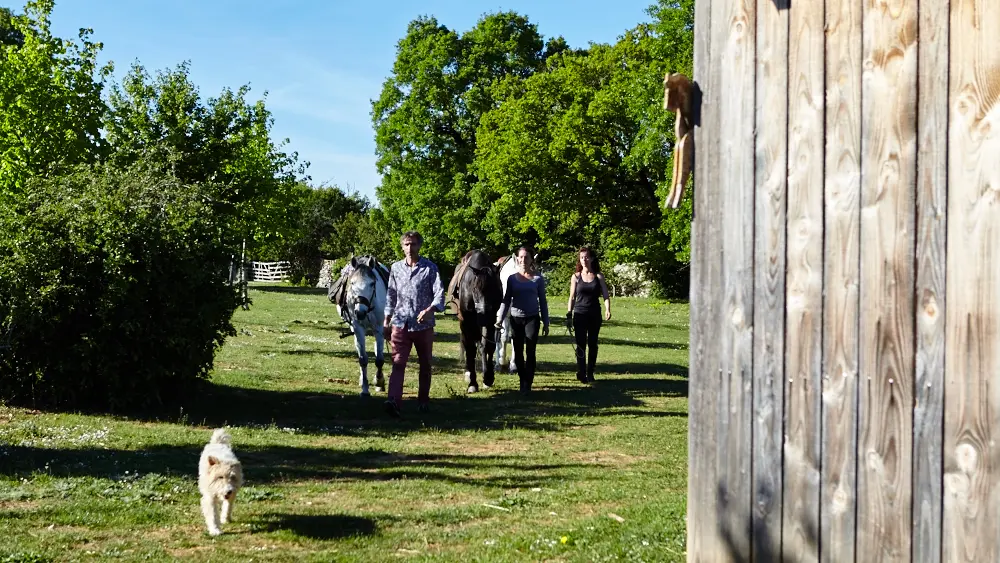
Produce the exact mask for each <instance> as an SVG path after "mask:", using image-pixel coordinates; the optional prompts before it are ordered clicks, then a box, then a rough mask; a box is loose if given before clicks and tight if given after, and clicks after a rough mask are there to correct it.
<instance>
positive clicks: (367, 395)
mask: <svg viewBox="0 0 1000 563" xmlns="http://www.w3.org/2000/svg"><path fill="white" fill-rule="evenodd" d="M361 396H362V397H371V393H369V392H368V391H362V392H361Z"/></svg>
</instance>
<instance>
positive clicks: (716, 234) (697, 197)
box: [687, 0, 727, 562]
mask: <svg viewBox="0 0 1000 563" xmlns="http://www.w3.org/2000/svg"><path fill="white" fill-rule="evenodd" d="M721 1H727V0H715V2H721ZM713 3H714V1H713V0H700V1H699V2H696V3H695V20H694V25H695V45H694V80H695V83H696V84H697V85H698V86H699V87H700V89H701V92H702V99H701V108H700V122H698V123H696V124H695V130H694V138H695V158H694V221H693V223H692V225H691V262H692V267H691V292H690V311H691V313H690V315H691V317H690V319H691V321H690V322H691V343H690V351H689V355H690V360H689V362H690V364H689V365H690V367H689V372H688V378H689V386H688V389H689V391H688V413H689V415H688V452H689V453H688V498H687V560H688V561H689V562H696V561H716V560H718V559H719V557H718V554H719V553H720V549H721V548H720V546H721V541H720V540H719V537H718V531H717V526H716V521H717V509H716V498H715V488H716V481H717V478H716V460H715V449H716V448H715V439H716V433H717V431H718V428H717V418H718V413H717V410H716V409H718V408H719V405H718V404H717V403H716V400H715V399H716V393H715V389H716V382H717V381H718V375H717V374H718V370H719V348H718V346H717V339H716V338H715V335H716V334H717V328H716V327H717V326H718V323H719V317H720V315H719V307H718V299H717V293H716V292H718V291H720V289H721V287H722V278H721V275H722V274H721V268H722V257H721V256H720V255H719V253H718V252H717V251H716V249H717V248H718V246H719V245H720V244H721V216H720V215H718V214H717V213H716V212H715V211H716V209H718V207H719V200H720V193H719V178H718V175H717V172H718V169H719V153H718V150H716V146H715V137H716V136H717V135H718V112H717V111H716V109H715V107H716V104H717V103H718V102H717V96H718V93H719V91H718V87H717V85H718V80H719V65H712V64H709V61H711V60H712V5H713Z"/></svg>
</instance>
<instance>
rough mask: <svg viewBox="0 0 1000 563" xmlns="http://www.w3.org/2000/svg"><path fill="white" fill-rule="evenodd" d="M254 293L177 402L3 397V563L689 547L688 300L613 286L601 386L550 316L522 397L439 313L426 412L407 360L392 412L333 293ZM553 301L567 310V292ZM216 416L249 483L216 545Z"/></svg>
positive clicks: (503, 554)
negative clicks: (210, 471)
mask: <svg viewBox="0 0 1000 563" xmlns="http://www.w3.org/2000/svg"><path fill="white" fill-rule="evenodd" d="M250 295H251V298H252V299H253V301H254V304H253V307H252V308H251V309H250V310H249V311H242V310H241V311H237V313H236V315H235V319H234V322H235V325H236V327H237V330H238V332H239V334H238V336H236V337H232V338H230V339H229V340H227V342H226V344H225V346H224V347H223V349H222V350H221V351H220V353H219V354H218V356H217V358H216V366H215V371H214V373H213V376H212V379H211V381H210V382H208V383H206V384H205V386H204V387H205V388H204V392H203V393H202V394H201V395H200V396H198V397H196V398H194V399H192V400H190V401H189V402H188V403H187V404H186V405H185V406H184V407H183V408H182V409H181V408H176V409H172V410H171V411H170V412H158V413H144V414H141V415H129V416H127V417H125V416H115V417H113V416H97V415H88V414H58V413H44V412H37V411H31V410H27V409H20V408H9V407H7V408H5V407H0V530H3V532H4V533H3V534H0V561H48V560H52V561H111V560H116V561H136V560H156V561H159V560H171V559H175V558H176V559H179V560H180V559H182V560H185V561H250V560H253V561H372V562H375V561H378V562H384V561H397V560H399V561H432V560H433V561H463V562H468V561H682V560H684V545H685V542H684V534H685V526H684V513H685V492H686V486H687V475H686V471H687V367H686V366H687V358H688V350H687V335H688V320H687V319H688V314H687V305H684V304H668V303H665V302H661V301H656V300H650V299H617V300H615V301H614V304H613V309H614V311H613V312H614V318H613V319H612V321H611V322H610V323H605V326H604V328H603V329H602V332H601V349H600V359H599V366H598V372H597V378H598V381H597V382H596V383H595V384H593V385H590V386H584V385H581V384H580V383H578V382H577V381H576V378H575V376H574V375H575V364H574V360H573V350H572V347H571V344H570V337H569V336H568V335H567V333H566V329H565V328H564V327H563V326H561V325H560V324H559V323H558V322H554V323H553V326H552V331H551V334H550V336H549V337H548V338H543V339H542V343H541V344H540V346H539V349H538V358H539V364H538V375H537V376H536V379H535V390H534V391H533V392H532V394H531V396H530V397H528V398H523V397H521V396H520V395H519V394H518V393H517V386H518V383H517V376H516V375H514V374H506V373H503V374H500V375H498V378H497V384H496V386H494V387H493V388H492V389H489V390H485V391H482V392H480V393H477V394H475V395H467V394H466V393H465V385H464V383H463V382H462V377H461V369H460V367H459V362H458V337H457V322H456V321H455V319H454V317H451V316H445V317H442V316H441V315H439V316H438V327H437V330H438V335H437V340H436V342H435V348H434V356H435V358H434V380H433V385H432V390H431V395H432V403H431V405H432V410H431V412H429V413H418V412H417V409H416V408H415V407H416V402H415V393H416V375H415V374H416V372H415V367H416V365H415V357H414V358H413V360H414V364H413V369H412V370H408V372H407V380H406V396H405V398H404V406H403V411H404V412H403V414H404V418H403V419H401V420H395V419H390V418H388V417H387V416H386V415H385V414H384V413H383V411H382V402H383V400H384V394H376V395H373V397H371V398H367V399H366V398H362V397H360V396H359V394H358V392H359V389H358V387H357V361H356V358H355V355H354V350H353V343H352V340H351V339H350V338H343V339H342V338H340V334H341V329H342V327H343V325H341V324H340V323H339V322H338V321H339V319H338V318H337V317H336V311H335V309H334V307H333V306H332V305H330V304H329V303H328V302H327V301H326V298H325V295H324V294H323V292H322V291H319V290H312V289H303V288H294V287H290V286H287V285H281V284H275V285H255V286H253V287H252V289H251V293H250ZM550 306H551V307H552V317H553V320H554V321H559V320H561V319H562V316H563V314H564V312H565V298H563V297H552V298H551V303H550ZM373 345H374V344H373V340H371V339H370V340H369V346H373ZM388 367H389V363H388V362H387V364H386V375H388ZM371 373H372V376H374V366H372V367H371ZM373 389H374V387H373ZM221 425H228V426H230V428H231V433H232V435H233V442H234V449H235V451H236V454H237V455H238V456H239V457H240V458H241V460H242V461H243V464H244V466H245V469H244V471H245V474H246V487H245V488H244V489H243V491H241V493H240V496H239V499H238V501H237V504H236V508H235V510H234V520H235V521H234V522H233V523H231V524H229V525H228V526H226V527H224V531H225V532H226V533H225V534H223V535H222V536H220V537H218V538H211V537H209V536H208V535H207V534H206V533H205V528H204V524H203V522H202V521H201V515H200V512H199V508H198V493H197V486H196V481H195V480H196V473H195V470H196V466H197V460H198V454H199V452H200V450H201V448H202V446H203V445H204V443H205V441H207V439H208V437H209V436H210V434H211V429H212V428H214V427H217V426H221Z"/></svg>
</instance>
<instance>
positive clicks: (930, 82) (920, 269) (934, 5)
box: [913, 0, 949, 563]
mask: <svg viewBox="0 0 1000 563" xmlns="http://www.w3.org/2000/svg"><path fill="white" fill-rule="evenodd" d="M919 17H920V19H919V26H920V27H919V31H918V35H919V44H918V57H917V61H918V66H919V69H918V76H919V77H918V92H919V99H918V104H919V105H918V110H917V119H918V121H917V132H918V137H917V194H916V198H917V249H916V253H917V254H916V258H917V274H916V275H917V279H916V284H917V285H916V291H915V292H914V299H915V300H916V303H915V308H916V310H915V314H916V364H915V370H916V375H915V382H914V395H915V396H914V399H915V401H914V407H913V561H921V562H924V561H926V562H927V563H936V562H938V561H940V560H941V509H942V502H943V499H942V497H941V490H942V474H941V472H942V468H943V465H942V464H943V461H942V447H943V436H942V432H941V431H942V428H943V422H944V420H943V416H944V367H945V366H944V344H945V310H946V307H945V302H946V300H945V273H946V272H945V267H946V265H947V261H946V259H945V251H946V248H945V241H946V234H947V233H946V231H945V228H946V225H947V221H946V213H947V197H948V81H947V77H948V38H949V31H948V25H949V22H948V0H921V2H920V14H919Z"/></svg>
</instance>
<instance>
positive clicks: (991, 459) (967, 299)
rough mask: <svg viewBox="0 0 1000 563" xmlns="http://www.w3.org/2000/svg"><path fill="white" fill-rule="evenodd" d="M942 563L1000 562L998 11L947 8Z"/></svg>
mask: <svg viewBox="0 0 1000 563" xmlns="http://www.w3.org/2000/svg"><path fill="white" fill-rule="evenodd" d="M950 44H951V54H950V62H951V74H950V101H949V107H950V112H949V119H950V122H949V125H948V129H949V135H948V139H949V146H948V225H947V229H948V242H947V247H948V258H947V262H948V266H947V268H948V272H947V275H948V281H947V284H948V285H947V303H948V307H947V310H946V312H945V318H946V336H945V373H946V385H947V387H946V389H945V415H944V424H945V434H944V470H945V478H944V531H943V550H944V560H945V561H977V562H978V561H998V560H1000V483H998V480H1000V459H998V455H1000V450H998V445H997V440H998V438H1000V385H998V375H1000V166H997V162H998V160H1000V3H998V2H996V0H952V2H951V34H950Z"/></svg>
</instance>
